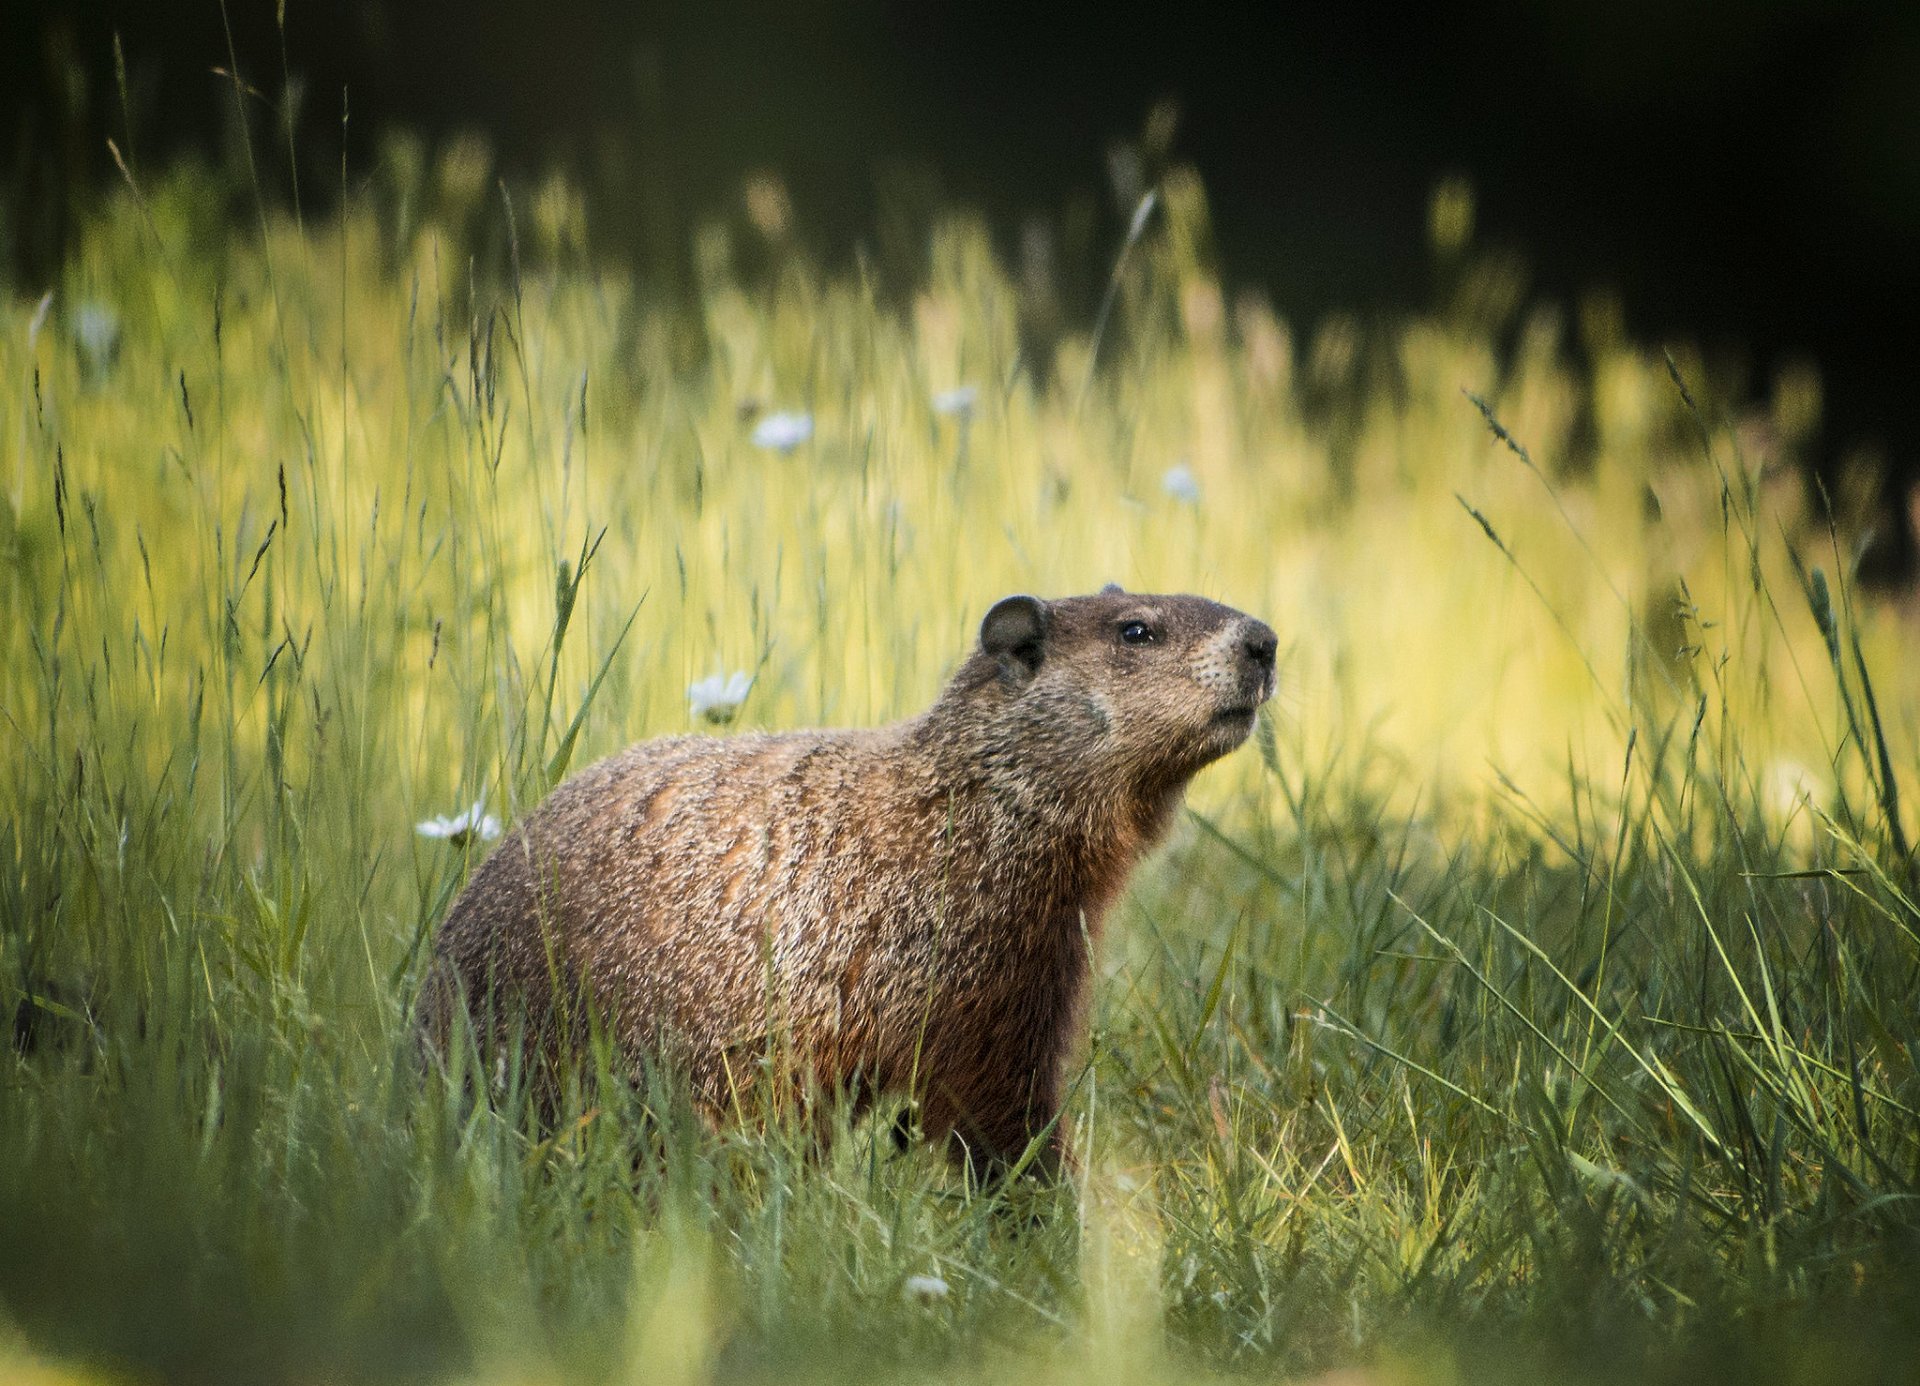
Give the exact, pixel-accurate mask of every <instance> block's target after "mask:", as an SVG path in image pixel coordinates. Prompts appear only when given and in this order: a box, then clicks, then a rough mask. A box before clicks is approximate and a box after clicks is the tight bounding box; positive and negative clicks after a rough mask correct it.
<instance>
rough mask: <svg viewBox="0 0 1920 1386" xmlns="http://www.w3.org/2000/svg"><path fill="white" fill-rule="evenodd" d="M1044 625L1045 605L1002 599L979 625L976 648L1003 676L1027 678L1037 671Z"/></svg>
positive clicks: (1035, 600)
mask: <svg viewBox="0 0 1920 1386" xmlns="http://www.w3.org/2000/svg"><path fill="white" fill-rule="evenodd" d="M1047 624H1048V617H1047V604H1046V603H1045V602H1043V601H1041V600H1040V599H1039V598H1038V597H1027V596H1020V597H1003V598H1001V599H1000V600H999V601H997V602H995V603H994V604H993V610H991V611H989V612H988V613H987V619H986V620H984V621H982V622H981V623H980V648H981V649H983V650H985V651H986V652H987V653H988V654H990V655H992V656H993V657H994V658H995V659H997V660H999V661H1000V667H1001V668H1002V669H1004V670H1005V671H1006V672H1008V673H1010V674H1016V675H1018V676H1019V677H1021V678H1031V677H1032V676H1033V673H1034V671H1035V670H1037V669H1038V668H1039V667H1040V660H1041V658H1042V651H1043V649H1044V647H1045V645H1046V641H1047Z"/></svg>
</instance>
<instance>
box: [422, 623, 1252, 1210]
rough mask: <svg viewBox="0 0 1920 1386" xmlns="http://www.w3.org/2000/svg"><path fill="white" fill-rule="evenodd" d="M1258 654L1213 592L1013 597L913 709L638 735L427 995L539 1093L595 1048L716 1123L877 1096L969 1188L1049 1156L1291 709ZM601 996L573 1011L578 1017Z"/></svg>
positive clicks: (567, 800)
mask: <svg viewBox="0 0 1920 1386" xmlns="http://www.w3.org/2000/svg"><path fill="white" fill-rule="evenodd" d="M1274 647H1275V640H1274V635H1273V632H1272V631H1271V630H1269V629H1268V628H1267V627H1266V626H1264V625H1262V624H1261V623H1260V622H1259V621H1256V620H1254V619H1253V618H1252V617H1250V616H1245V615H1242V614H1241V613H1240V612H1238V611H1234V610H1232V609H1231V608H1229V607H1225V606H1221V605H1219V604H1218V603H1216V602H1210V601H1207V600H1205V599H1203V598H1200V597H1190V596H1139V595H1135V594H1132V593H1127V592H1123V591H1121V590H1120V589H1119V588H1118V587H1111V586H1110V587H1108V588H1107V589H1105V590H1104V591H1102V592H1101V593H1099V594H1098V595H1097V596H1090V597H1069V598H1065V599H1063V600H1060V601H1052V602H1047V601H1041V600H1039V599H1038V598H1035V597H1028V596H1019V597H1008V598H1006V599H1005V600H1004V601H1001V602H999V603H998V604H996V605H995V606H994V608H993V609H992V610H991V611H989V612H988V613H987V616H986V620H985V621H984V622H982V624H981V627H980V645H979V648H978V649H976V650H975V651H974V652H973V653H972V654H971V655H970V656H969V657H968V658H967V660H966V662H965V663H963V664H962V665H961V666H960V669H959V671H958V672H957V673H956V674H955V675H954V677H953V680H952V682H951V683H949V684H948V685H947V687H946V689H945V691H944V692H942V693H941V695H940V697H939V699H938V701H936V702H935V703H934V705H933V706H932V707H931V708H929V709H928V710H927V711H926V712H924V713H922V714H921V715H920V716H918V717H914V718H911V719H909V720H907V721H904V722H899V723H896V724H894V725H892V726H888V727H881V728H879V729H877V730H871V731H800V732H785V733H778V734H750V735H740V736H734V737H727V738H724V739H715V738H711V737H698V736H681V737H669V738H666V739H663V740H659V741H648V742H644V743H642V744H640V745H637V746H633V747H630V748H628V749H627V750H625V751H622V752H620V753H619V754H617V755H614V756H611V757H609V758H608V759H606V760H603V761H601V762H599V763H598V764H596V765H594V766H592V767H590V768H588V769H587V770H584V771H582V772H581V773H580V774H579V775H576V776H575V777H574V778H572V779H571V780H568V781H567V782H566V783H565V784H563V785H561V786H560V787H559V788H558V789H556V790H555V791H554V792H553V794H552V795H551V796H550V797H549V798H548V799H547V800H546V802H544V803H543V804H542V805H541V806H540V807H539V809H538V810H536V811H535V812H534V814H533V815H532V816H531V817H530V818H529V819H528V820H527V821H526V822H525V823H524V824H522V825H521V826H520V828H519V829H518V830H517V831H515V832H514V833H513V834H511V835H510V836H509V837H508V838H507V839H506V840H505V841H504V842H503V843H502V844H501V845H500V846H499V848H497V849H496V850H495V851H494V853H493V854H492V856H490V857H489V858H488V859H487V860H486V862H485V863H484V864H483V865H482V866H481V867H480V869H479V870H478V871H476V872H475V873H474V876H473V880H472V881H471V882H470V883H469V884H468V886H467V888H466V891H465V892H464V893H463V894H462V895H461V896H460V898H459V900H458V901H457V902H456V903H455V904H454V906H453V909H452V912H451V913H450V914H449V915H448V917H447V920H446V923H445V925H444V927H442V929H441V931H440V935H439V939H438V941H437V944H436V949H435V951H436V958H435V962H434V967H433V970H432V972H431V973H430V975H429V978H428V982H427V989H426V992H425V994H424V995H423V997H422V1023H423V1026H424V1029H425V1032H426V1035H427V1037H428V1039H429V1041H430V1042H432V1043H434V1044H435V1045H437V1046H439V1047H441V1048H442V1049H444V1047H445V1045H446V1044H447V1042H448V1039H449V1036H450V1035H451V1034H452V1033H454V1027H453V1019H454V1016H455V1015H456V1014H457V1013H458V1008H459V1006H460V1003H461V998H462V997H464V998H465V1001H466V1002H467V1004H468V1005H469V1006H470V1007H471V1011H472V1015H473V1018H474V1030H475V1033H476V1036H477V1038H478V1039H479V1041H480V1043H481V1046H482V1048H483V1049H489V1050H490V1051H492V1050H497V1049H498V1047H499V1046H501V1045H503V1044H505V1043H507V1042H509V1041H510V1039H511V1038H512V1037H513V1036H515V1035H524V1036H525V1038H526V1042H527V1045H528V1048H529V1049H530V1050H531V1051H532V1057H533V1058H534V1059H535V1060H536V1062H537V1063H538V1064H539V1065H541V1066H543V1067H545V1069H546V1071H548V1072H551V1071H552V1065H553V1064H554V1063H555V1062H556V1061H557V1060H559V1059H560V1058H562V1057H564V1055H565V1054H566V1053H567V1052H568V1051H569V1050H570V1049H577V1048H578V1047H580V1046H581V1045H582V1044H583V1043H584V1042H585V1039H586V1036H587V1033H588V1016H589V1015H591V1016H593V1017H595V1018H596V1020H597V1022H598V1023H599V1024H600V1025H602V1026H604V1027H605V1033H606V1035H607V1036H608V1037H609V1038H610V1039H611V1041H612V1043H613V1044H614V1045H615V1046H616V1048H617V1052H618V1054H619V1055H620V1057H621V1059H622V1060H623V1061H625V1062H629V1063H631V1064H632V1065H633V1067H634V1069H635V1071H636V1072H637V1071H638V1069H639V1067H640V1065H641V1064H642V1063H643V1062H645V1061H646V1060H647V1059H649V1058H657V1059H667V1060H669V1061H671V1062H672V1063H673V1064H675V1065H677V1066H678V1068H679V1069H680V1070H681V1071H683V1072H684V1073H685V1074H686V1076H687V1077H688V1078H689V1079H690V1080H691V1082H692V1085H693V1090H694V1094H695V1097H696V1099H697V1101H698V1102H699V1104H700V1106H701V1108H702V1109H703V1110H705V1111H707V1112H708V1113H709V1114H711V1115H713V1116H715V1117H719V1116H720V1115H722V1114H724V1113H726V1112H728V1111H730V1110H733V1109H734V1108H735V1107H736V1105H737V1104H740V1103H741V1102H742V1101H743V1100H745V1099H747V1098H748V1097H749V1095H751V1096H752V1097H753V1099H754V1100H755V1101H756V1102H763V1101H765V1100H766V1099H767V1097H768V1096H769V1095H771V1096H773V1098H774V1100H776V1101H779V1100H781V1094H789V1095H793V1096H798V1097H801V1098H803V1099H810V1098H812V1097H813V1096H816V1095H818V1094H821V1093H836V1094H840V1095H841V1096H842V1097H843V1099H844V1100H849V1101H852V1102H853V1103H855V1104H856V1110H857V1109H858V1108H860V1107H864V1105H865V1104H866V1103H867V1102H869V1101H871V1100H872V1099H873V1097H875V1096H876V1095H879V1094H884V1093H904V1094H908V1095H910V1096H911V1097H913V1098H914V1099H916V1100H917V1102H918V1108H919V1120H920V1125H921V1129H922V1130H923V1132H924V1133H925V1134H926V1135H927V1136H928V1137H930V1138H934V1139H944V1140H945V1141H947V1143H948V1146H949V1149H950V1150H952V1151H953V1152H954V1153H955V1154H957V1155H961V1156H963V1157H964V1158H965V1159H966V1160H967V1162H968V1163H969V1165H970V1166H972V1167H973V1168H974V1169H975V1170H976V1171H977V1172H980V1173H982V1174H989V1175H990V1174H992V1173H995V1172H997V1171H1000V1170H1003V1169H1005V1168H1006V1167H1007V1166H1008V1165H1009V1164H1010V1163H1011V1162H1013V1161H1015V1160H1017V1159H1019V1157H1020V1156H1021V1155H1022V1153H1023V1152H1024V1151H1025V1150H1026V1148H1027V1146H1028V1144H1029V1143H1030V1141H1032V1139H1033V1138H1034V1137H1036V1136H1039V1135H1043V1134H1044V1135H1045V1136H1046V1137H1047V1140H1046V1144H1045V1145H1043V1146H1042V1147H1041V1149H1040V1151H1039V1152H1038V1154H1037V1158H1036V1165H1037V1167H1039V1168H1042V1169H1051V1168H1056V1167H1057V1165H1058V1161H1059V1158H1060V1155H1061V1153H1062V1135H1061V1132H1060V1129H1059V1126H1058V1122H1057V1118H1058V1116H1059V1112H1060V1104H1061V1101H1062V1097H1063V1086H1064V1081H1065V1077H1066V1073H1065V1071H1064V1070H1065V1069H1066V1066H1067V1063H1068V1059H1069V1055H1070V1051H1071V1049H1072V1047H1073V1044H1074V1040H1075V1037H1076V1035H1077V1033H1078V1030H1079V1021H1080V1016H1081V1009H1082V1003H1083V1000H1084V997H1085V994H1086V991H1087V979H1088V974H1089V971H1090V962H1091V959H1090V957H1089V951H1088V950H1089V948H1090V947H1091V946H1092V945H1093V943H1094V942H1095V941H1096V940H1097V939H1098V938H1099V935H1100V923H1101V918H1102V916H1103V915H1104V914H1105V913H1106V911H1107V908H1108V906H1109V905H1111V904H1112V903H1113V900H1114V898H1115V897H1116V896H1117V895H1118V894H1119V893H1120V889H1121V886H1122V885H1123V884H1124V883H1125V881H1126V879H1127V873H1128V872H1129V871H1130V870H1131V869H1132V867H1133V865H1134V863H1136V862H1137V861H1139V860H1140V858H1141V857H1142V855H1144V854H1145V853H1146V851H1147V850H1148V849H1149V848H1150V847H1151V846H1152V845H1153V844H1154V843H1155V841H1156V840H1158V839H1159V838H1160V836H1161V835H1162V834H1163V833H1164V832H1165V831H1166V828H1167V826H1168V823H1169V822H1170V820H1171V819H1172V816H1173V813H1174V810H1175V809H1176V807H1177V806H1178V804H1179V802H1180V797H1181V793H1182V791H1183V790H1184V789H1185V787H1186V784H1187V781H1188V780H1189V779H1191V778H1192V777H1193V775H1194V773H1195V772H1196V771H1198V770H1199V769H1200V768H1201V767H1202V766H1205V765H1207V764H1209V763H1210V762H1212V761H1214V760H1217V759H1219V758H1220V757H1221V756H1223V755H1225V754H1226V753H1227V752H1229V751H1231V750H1233V749H1234V748H1235V747H1236V746H1238V745H1239V744H1240V743H1241V742H1242V741H1244V740H1245V739H1246V737H1247V734H1248V732H1249V731H1251V730H1252V727H1253V723H1254V714H1255V709H1257V708H1258V707H1259V705H1260V704H1261V703H1262V702H1263V701H1265V700H1266V699H1267V698H1268V697H1269V696H1271V695H1272V693H1273V690H1274ZM583 1003H584V1004H583Z"/></svg>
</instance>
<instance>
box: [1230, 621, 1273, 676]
mask: <svg viewBox="0 0 1920 1386" xmlns="http://www.w3.org/2000/svg"><path fill="white" fill-rule="evenodd" d="M1240 648H1241V649H1243V650H1245V651H1246V652H1247V658H1248V659H1251V660H1252V661H1253V662H1254V663H1255V664H1257V665H1259V666H1260V667H1261V668H1262V669H1271V668H1273V656H1274V652H1275V651H1276V650H1278V649H1279V648H1280V641H1279V638H1278V637H1276V636H1275V635H1274V633H1273V632H1272V631H1271V630H1269V629H1267V627H1266V626H1264V625H1262V624H1261V623H1260V622H1258V621H1250V622H1248V623H1247V629H1246V632H1245V633H1244V634H1243V635H1241V637H1240Z"/></svg>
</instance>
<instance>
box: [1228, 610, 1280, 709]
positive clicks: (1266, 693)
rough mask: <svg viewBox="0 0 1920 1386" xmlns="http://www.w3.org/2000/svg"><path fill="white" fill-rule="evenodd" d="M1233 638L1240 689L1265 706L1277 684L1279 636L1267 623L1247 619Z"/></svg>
mask: <svg viewBox="0 0 1920 1386" xmlns="http://www.w3.org/2000/svg"><path fill="white" fill-rule="evenodd" d="M1232 639H1233V642H1234V652H1235V654H1236V655H1237V656H1238V662H1239V665H1240V684H1241V687H1242V688H1243V689H1244V690H1245V692H1246V696H1247V697H1249V698H1251V699H1252V700H1253V701H1254V702H1255V703H1264V702H1265V701H1266V700H1267V699H1269V698H1271V697H1272V696H1273V694H1274V688H1275V685H1276V683H1277V680H1276V678H1275V676H1274V668H1273V662H1274V655H1275V654H1276V653H1277V652H1278V651H1279V649H1280V640H1279V637H1278V636H1276V635H1275V634H1274V633H1273V628H1272V627H1271V626H1269V625H1267V624H1266V622H1264V621H1256V620H1254V619H1253V618H1252V617H1251V616H1249V617H1247V618H1246V619H1245V620H1243V621H1242V622H1241V623H1240V625H1239V628H1238V629H1237V630H1235V631H1234V633H1233V637H1232Z"/></svg>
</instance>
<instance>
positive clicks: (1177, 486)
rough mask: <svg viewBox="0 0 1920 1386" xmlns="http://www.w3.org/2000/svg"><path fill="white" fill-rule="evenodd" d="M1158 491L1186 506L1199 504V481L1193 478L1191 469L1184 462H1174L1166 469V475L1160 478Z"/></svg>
mask: <svg viewBox="0 0 1920 1386" xmlns="http://www.w3.org/2000/svg"><path fill="white" fill-rule="evenodd" d="M1160 489H1161V490H1162V491H1164V492H1166V493H1167V494H1168V495H1169V496H1172V497H1173V498H1174V499H1175V500H1177V501H1185V502H1186V503H1187V504H1188V505H1198V504H1199V503H1200V480H1199V478H1198V477H1196V476H1194V474H1193V468H1191V467H1189V466H1188V465H1187V464H1186V463H1184V462H1176V463H1175V464H1174V465H1173V466H1171V467H1169V468H1167V470H1166V474H1165V475H1164V476H1162V477H1161V478H1160Z"/></svg>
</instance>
